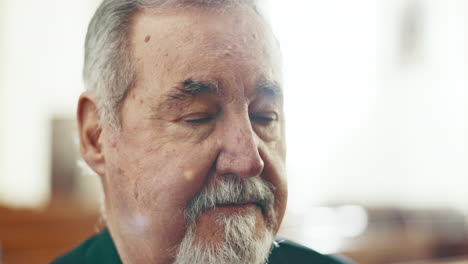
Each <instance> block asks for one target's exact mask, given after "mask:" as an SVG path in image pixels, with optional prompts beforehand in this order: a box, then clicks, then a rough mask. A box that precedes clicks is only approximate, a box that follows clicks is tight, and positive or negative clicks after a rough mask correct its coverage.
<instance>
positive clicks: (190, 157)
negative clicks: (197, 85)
mask: <svg viewBox="0 0 468 264" xmlns="http://www.w3.org/2000/svg"><path fill="white" fill-rule="evenodd" d="M158 141H159V142H160V141H161V140H148V141H146V142H158ZM132 142H133V143H134V142H135V141H132ZM174 142H177V141H173V142H167V143H162V144H161V143H160V144H153V145H149V144H143V143H142V144H139V145H129V144H127V145H125V144H121V147H120V151H118V152H114V153H113V154H112V156H111V157H110V158H109V159H108V160H109V161H115V162H113V164H111V166H110V168H111V169H110V170H109V171H108V175H109V176H110V177H107V178H108V181H109V183H110V185H112V190H114V191H116V190H119V191H118V192H119V195H120V196H121V197H125V199H127V200H129V201H132V203H133V205H132V207H136V208H138V209H139V210H141V211H145V210H150V211H159V212H171V211H172V212H180V211H182V210H183V209H184V208H185V206H186V204H187V202H188V201H189V200H190V199H192V197H193V196H194V195H195V194H196V193H197V192H198V191H199V190H200V188H201V186H202V185H203V184H204V182H205V180H206V177H207V176H208V175H209V173H210V168H211V167H212V164H213V162H214V159H215V158H216V151H214V150H213V148H212V147H211V148H210V147H208V146H209V144H190V143H180V142H179V143H174ZM205 146H206V147H205Z"/></svg>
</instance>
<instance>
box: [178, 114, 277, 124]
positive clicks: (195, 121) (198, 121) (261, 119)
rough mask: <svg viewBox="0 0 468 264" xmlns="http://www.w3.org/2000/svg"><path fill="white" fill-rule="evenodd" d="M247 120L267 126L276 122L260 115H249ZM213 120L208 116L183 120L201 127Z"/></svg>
mask: <svg viewBox="0 0 468 264" xmlns="http://www.w3.org/2000/svg"><path fill="white" fill-rule="evenodd" d="M249 118H250V120H251V121H254V122H258V123H261V124H267V123H271V122H273V121H276V118H274V117H268V116H262V115H252V114H250V115H249ZM214 119H215V116H213V115H210V116H207V117H203V118H196V119H187V120H185V122H187V123H190V124H194V125H201V124H205V123H209V122H211V121H213V120H214Z"/></svg>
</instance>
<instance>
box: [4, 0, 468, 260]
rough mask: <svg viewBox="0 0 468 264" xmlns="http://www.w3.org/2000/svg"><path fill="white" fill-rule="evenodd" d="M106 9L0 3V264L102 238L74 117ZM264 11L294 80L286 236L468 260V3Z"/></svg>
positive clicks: (341, 1)
mask: <svg viewBox="0 0 468 264" xmlns="http://www.w3.org/2000/svg"><path fill="white" fill-rule="evenodd" d="M99 3H100V1H99V0H80V1H70V0H66V1H64V0H42V1H18V0H0V263H6V264H8V263H46V262H48V261H50V260H51V259H53V258H54V257H55V256H57V255H59V254H62V253H64V252H65V251H67V250H69V249H70V248H72V247H73V246H74V245H76V244H77V243H79V242H80V241H82V240H83V239H85V238H86V237H88V236H90V235H92V234H94V233H95V232H96V231H97V230H98V229H99V228H102V223H101V222H100V221H99V207H100V203H99V200H100V188H101V187H100V185H99V181H98V178H97V177H96V176H93V175H92V173H90V172H89V171H86V168H85V166H83V164H82V163H80V162H79V161H78V160H79V154H78V151H77V142H76V131H75V129H76V126H75V117H74V115H75V113H74V112H75V106H76V102H77V99H78V96H79V94H80V93H81V91H82V90H83V84H82V80H81V68H82V65H83V43H84V37H85V34H86V28H87V24H88V22H89V20H90V18H91V16H92V14H93V12H94V10H95V9H96V8H97V6H98V5H99ZM265 8H266V11H267V12H268V14H269V16H270V19H271V21H272V26H273V29H274V31H275V33H276V35H277V37H278V39H279V41H280V43H281V48H282V51H283V56H284V74H285V83H286V85H285V86H286V87H285V96H286V105H285V111H286V115H287V141H288V177H289V188H290V198H289V202H288V203H289V204H288V212H287V214H286V217H285V220H284V222H283V225H282V228H281V230H280V234H279V235H280V236H281V237H283V238H288V239H291V240H295V241H298V242H300V243H303V244H305V245H307V246H309V247H312V248H314V249H316V250H318V251H320V252H322V253H331V254H344V255H346V256H348V257H350V258H352V259H354V260H355V261H356V262H358V263H363V264H396V263H432V262H430V261H435V262H437V263H468V259H465V260H463V259H464V258H463V257H464V255H468V188H467V187H468V162H467V161H468V126H467V125H468V106H467V103H468V92H467V87H468V86H467V85H468V83H467V76H468V70H467V67H466V66H467V61H468V55H467V52H466V51H467V49H468V46H467V43H466V37H465V36H466V34H465V32H466V29H467V26H468V21H467V20H466V19H465V18H466V17H467V15H468V4H467V3H466V1H465V0H379V1H376V0H353V1H349V0H326V1H324V0H295V1H293V0H292V1H270V2H269V3H267V5H266V7H265ZM83 169H84V170H83ZM83 171H84V172H85V173H83ZM459 259H461V260H459Z"/></svg>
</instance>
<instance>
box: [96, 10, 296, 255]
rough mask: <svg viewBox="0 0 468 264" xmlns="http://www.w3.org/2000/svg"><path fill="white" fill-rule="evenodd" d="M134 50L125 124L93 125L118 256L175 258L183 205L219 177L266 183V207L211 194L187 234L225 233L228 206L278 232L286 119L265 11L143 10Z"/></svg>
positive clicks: (207, 238)
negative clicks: (98, 128)
mask: <svg viewBox="0 0 468 264" xmlns="http://www.w3.org/2000/svg"><path fill="white" fill-rule="evenodd" d="M131 51H132V56H133V58H132V59H133V62H134V63H135V65H134V70H135V72H136V74H137V78H136V79H137V81H136V83H134V86H133V87H132V88H131V89H130V90H129V92H128V94H127V96H126V99H125V100H124V102H123V104H122V107H121V112H120V113H121V120H122V122H121V124H122V127H121V131H120V132H113V131H112V130H110V129H106V128H104V130H103V132H102V135H101V138H102V148H103V153H104V159H105V174H104V175H103V177H102V180H103V185H104V191H105V194H106V214H107V221H108V226H109V229H110V231H111V233H112V236H113V238H114V241H115V242H116V245H117V248H118V250H119V253H120V255H121V257H122V259H123V260H124V262H125V261H126V262H129V263H150V261H152V262H154V263H166V262H170V261H172V260H173V259H171V258H172V257H171V254H172V253H171V252H172V251H173V250H174V249H175V248H176V247H177V246H178V245H179V244H180V242H181V240H182V239H183V238H184V236H185V234H186V232H187V229H188V225H189V223H188V221H187V219H186V216H187V215H186V213H187V207H188V205H189V204H190V202H191V201H193V199H194V197H196V196H197V194H199V192H200V191H201V190H202V189H203V188H204V187H206V186H208V185H212V186H216V182H218V181H222V180H225V179H236V181H239V182H243V181H249V180H256V181H259V182H263V183H265V186H272V188H270V189H271V190H272V191H273V194H274V199H273V204H272V208H266V207H265V205H264V204H261V203H260V202H259V201H256V200H243V198H241V199H239V201H235V202H225V203H218V202H215V203H216V206H215V207H211V208H204V209H203V210H202V211H201V212H199V214H197V215H196V217H195V219H194V220H195V222H194V223H193V226H194V227H193V233H194V237H195V238H196V239H195V240H196V241H195V242H196V243H198V244H203V245H210V244H213V245H215V244H217V243H222V242H223V240H224V239H225V237H224V231H223V229H224V228H225V226H224V225H223V224H222V223H221V221H219V220H220V219H227V218H229V217H231V216H248V217H250V219H254V221H255V223H254V227H255V228H254V229H255V230H254V232H255V233H256V234H258V236H260V234H262V233H264V232H265V230H271V231H272V233H276V231H277V229H278V227H279V224H280V223H281V219H282V217H283V214H284V210H285V206H286V197H287V191H286V178H285V174H284V166H285V164H284V162H285V142H284V122H283V120H284V117H283V111H282V94H281V88H280V84H281V80H280V69H279V51H278V48H277V45H276V43H275V42H274V39H273V36H272V33H271V32H270V31H269V29H268V27H266V26H265V24H264V22H263V20H262V19H261V18H260V17H259V16H258V15H257V14H256V13H255V12H254V10H252V9H251V8H249V7H246V6H245V7H236V8H233V9H229V10H227V11H224V12H220V11H219V12H218V11H216V10H204V9H200V8H183V9H176V10H174V11H167V12H164V13H161V14H153V13H150V12H140V13H138V14H137V15H136V16H135V17H134V20H133V30H132V32H131ZM247 197H254V198H255V197H256V196H255V195H253V196H247ZM245 199H247V198H245ZM252 199H253V198H252ZM255 199H256V198H255ZM270 211H272V212H270Z"/></svg>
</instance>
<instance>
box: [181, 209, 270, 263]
mask: <svg viewBox="0 0 468 264" xmlns="http://www.w3.org/2000/svg"><path fill="white" fill-rule="evenodd" d="M262 218H263V217H261V218H260V219H259V216H258V214H252V213H246V212H237V213H232V214H222V215H220V216H218V218H217V219H216V220H215V222H214V223H212V225H211V230H206V226H205V225H204V224H203V223H202V222H203V220H204V217H201V219H199V221H197V223H194V224H191V225H190V226H189V227H188V229H187V232H186V234H185V236H184V238H183V240H182V242H181V243H180V245H179V247H178V250H177V253H176V256H175V262H174V263H175V264H189V263H206V264H214V263H224V264H234V263H236V264H237V263H252V264H261V263H265V261H266V259H267V258H268V255H269V253H270V250H271V247H272V245H273V242H274V233H273V231H272V230H271V228H268V227H267V226H266V225H265V221H264V220H263V219H262ZM199 225H200V226H199ZM200 229H202V230H200ZM202 231H203V232H202ZM207 231H211V232H207Z"/></svg>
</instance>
